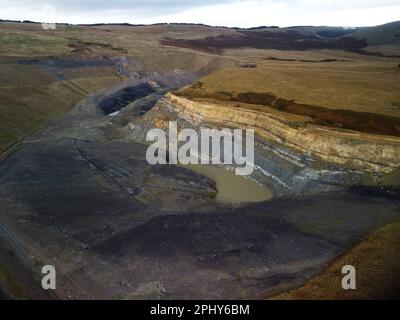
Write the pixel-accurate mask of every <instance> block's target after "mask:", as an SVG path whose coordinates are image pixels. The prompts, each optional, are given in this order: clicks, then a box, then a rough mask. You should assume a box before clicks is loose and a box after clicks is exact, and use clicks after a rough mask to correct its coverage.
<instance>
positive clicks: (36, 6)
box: [0, 0, 400, 27]
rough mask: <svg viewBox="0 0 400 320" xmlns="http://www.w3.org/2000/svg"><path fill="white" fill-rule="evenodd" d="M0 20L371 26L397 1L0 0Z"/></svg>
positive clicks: (393, 15) (396, 10)
mask: <svg viewBox="0 0 400 320" xmlns="http://www.w3.org/2000/svg"><path fill="white" fill-rule="evenodd" d="M0 19H11V20H33V21H38V22H69V23H98V22H104V23H105V22H113V23H115V22H119V23H121V22H128V23H133V24H141V23H146V24H147V23H158V22H193V23H205V24H210V25H220V26H221V25H223V26H231V27H234V26H236V27H254V26H261V25H277V26H281V27H286V26H294V25H329V26H346V27H351V26H373V25H379V24H383V23H387V22H391V21H395V20H400V0H254V1H253V0H141V1H140V0H80V1H78V0H31V1H28V0H0Z"/></svg>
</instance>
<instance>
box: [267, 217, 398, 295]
mask: <svg viewBox="0 0 400 320" xmlns="http://www.w3.org/2000/svg"><path fill="white" fill-rule="evenodd" d="M399 250H400V221H398V220H397V221H395V222H393V223H391V224H388V225H386V226H384V227H383V228H381V229H379V230H378V231H377V232H375V233H374V234H372V235H370V236H369V237H368V238H367V239H365V240H364V241H362V242H361V243H359V244H358V245H357V246H355V247H354V248H353V249H351V250H350V251H349V252H348V253H346V254H345V255H343V256H342V257H341V258H339V259H338V260H336V261H335V262H334V263H332V264H331V265H330V266H329V267H327V268H326V269H325V270H324V271H323V272H321V274H319V275H318V276H317V277H315V278H313V279H312V280H310V281H309V282H307V283H306V284H305V285H304V286H302V287H300V288H299V289H296V290H292V291H289V292H285V293H282V294H280V295H278V296H277V297H274V299H284V300H285V299H287V300H291V299H398V298H399V297H400V292H397V291H396V290H397V289H398V288H399V287H400V278H399V276H398V272H399V270H400V257H399V254H398V253H399ZM345 265H352V266H354V267H355V268H356V272H357V277H356V281H357V282H356V285H357V289H356V290H347V291H345V290H343V289H342V287H341V279H342V277H343V276H344V275H342V273H341V270H342V267H343V266H345Z"/></svg>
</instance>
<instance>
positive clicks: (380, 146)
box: [166, 93, 400, 172]
mask: <svg viewBox="0 0 400 320" xmlns="http://www.w3.org/2000/svg"><path fill="white" fill-rule="evenodd" d="M166 97H167V99H168V100H169V101H170V102H171V103H172V104H173V106H174V108H175V109H176V110H177V111H178V112H180V113H182V114H183V115H185V116H186V117H187V118H189V119H191V120H192V121H195V122H198V123H199V122H202V121H208V122H214V123H216V124H218V125H226V126H235V127H241V128H252V129H254V130H255V132H256V133H257V134H258V135H259V136H261V137H262V138H265V139H266V140H268V141H272V142H275V143H279V144H283V145H285V146H286V147H289V148H292V149H294V150H296V151H299V152H301V153H303V154H305V155H308V156H311V157H316V158H320V159H322V160H325V161H327V162H331V163H334V164H338V165H344V166H346V167H347V168H349V169H354V170H366V171H378V172H390V171H392V170H393V169H394V168H396V167H398V166H399V164H400V139H399V138H397V137H391V136H377V135H372V134H366V133H359V132H355V131H350V130H342V129H334V128H326V127H322V126H318V125H314V124H309V123H304V122H305V120H306V119H305V118H306V117H302V116H295V115H289V114H287V113H283V112H278V111H275V110H272V109H270V108H267V107H265V106H263V109H264V110H263V111H261V110H260V109H257V108H254V107H253V108H250V106H249V107H248V108H246V105H243V104H242V105H241V107H235V112H232V107H234V104H232V103H225V102H224V104H219V103H217V102H214V101H207V100H199V101H194V100H189V99H187V98H184V97H180V96H177V95H174V94H172V93H169V94H167V96H166Z"/></svg>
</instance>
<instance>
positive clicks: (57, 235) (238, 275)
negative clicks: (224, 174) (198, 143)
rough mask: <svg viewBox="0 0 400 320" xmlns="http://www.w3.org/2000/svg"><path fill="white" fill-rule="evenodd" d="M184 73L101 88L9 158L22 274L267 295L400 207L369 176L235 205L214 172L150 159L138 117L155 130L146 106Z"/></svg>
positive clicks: (11, 237) (119, 289)
mask: <svg viewBox="0 0 400 320" xmlns="http://www.w3.org/2000/svg"><path fill="white" fill-rule="evenodd" d="M160 77H161V78H162V79H161V78H160ZM182 79H186V80H182ZM187 79H188V78H187V77H186V75H179V74H177V73H174V74H172V75H162V76H161V75H154V74H153V75H148V76H145V77H142V78H141V79H135V80H132V79H131V80H128V81H127V82H125V83H122V84H120V85H118V86H115V87H113V88H109V89H107V90H103V91H101V92H99V93H97V94H95V95H92V96H90V97H89V98H87V99H85V100H84V101H82V102H81V103H80V104H78V106H77V107H76V108H75V109H74V110H72V111H71V112H70V113H68V114H66V115H65V116H63V117H61V118H59V119H57V120H55V121H53V122H52V123H50V124H49V125H48V126H47V127H46V128H44V129H43V130H41V131H39V132H38V133H37V134H35V135H32V136H30V137H27V138H26V139H25V140H24V141H23V142H22V143H20V144H19V145H17V146H15V147H14V148H13V150H11V152H9V153H8V155H7V157H5V158H4V159H2V161H1V163H0V193H1V195H2V196H1V199H2V200H1V206H0V226H1V229H0V230H1V239H2V242H3V243H5V244H7V248H8V249H7V250H8V251H11V252H13V255H14V260H16V261H18V264H19V265H20V266H23V268H24V270H26V269H27V270H30V272H31V275H32V277H31V278H29V279H24V278H23V277H21V275H20V274H19V271H18V270H20V269H18V268H17V269H14V266H13V265H6V267H7V268H8V269H7V270H8V272H11V273H13V277H14V278H15V279H16V280H15V281H16V282H19V283H20V284H21V286H22V287H23V286H26V287H28V288H32V286H33V284H32V283H35V281H37V285H38V286H39V285H40V276H41V274H40V270H41V266H42V265H44V264H51V265H54V266H55V267H56V269H57V272H58V273H57V279H58V280H57V281H58V283H57V290H56V291H55V297H57V298H86V299H87V298H114V299H116V298H136V299H143V298H161V299H174V298H184V299H189V298H191V299H195V298H200V299H213V298H219V299H227V298H257V297H264V296H265V294H268V295H272V294H276V293H279V292H282V291H285V290H287V289H290V288H294V287H297V286H299V285H301V284H302V283H304V282H305V281H306V280H308V279H310V278H311V277H312V276H314V275H315V274H316V273H317V272H318V271H319V270H321V268H323V267H324V266H325V265H326V264H328V263H329V262H330V261H332V260H333V259H335V257H337V256H338V255H340V254H342V253H344V252H345V251H346V250H348V249H349V248H351V247H352V246H353V245H354V244H355V243H357V242H358V241H360V240H361V239H362V238H363V237H364V236H365V235H366V234H368V233H369V232H370V231H371V230H374V229H376V228H377V227H379V226H381V225H383V224H385V223H388V222H390V221H392V220H393V219H395V218H396V217H398V216H399V214H400V210H399V209H400V202H399V199H398V198H396V197H395V196H389V195H386V194H382V193H379V192H378V190H375V189H373V188H372V189H369V191H368V192H366V190H365V189H364V188H362V187H359V188H351V189H346V191H343V189H342V191H331V192H329V193H322V194H321V193H318V194H311V195H307V196H301V197H300V196H296V195H294V194H292V196H289V197H276V198H275V199H273V200H271V201H267V202H263V203H258V204H243V205H241V206H236V207H232V206H226V205H223V204H221V203H219V202H218V201H217V200H216V199H215V195H216V190H215V185H214V183H213V181H210V180H209V179H207V178H205V177H203V176H201V175H198V174H196V173H194V172H192V171H190V170H186V169H184V168H181V167H177V166H173V165H168V166H165V165H163V166H151V165H149V164H148V163H147V161H146V160H145V151H146V146H145V145H143V144H140V143H139V142H140V141H139V140H138V139H137V138H136V137H135V134H136V133H137V132H136V131H132V129H130V127H131V124H132V123H129V121H132V122H133V123H136V122H137V123H138V124H137V126H138V130H139V132H140V133H144V132H145V128H144V127H143V124H144V123H145V121H144V120H146V116H147V117H149V116H151V112H152V111H153V112H154V108H153V109H152V110H151V111H150V113H146V114H145V116H143V117H142V118H141V119H142V120H141V121H142V122H141V124H142V127H140V121H137V119H138V117H140V116H141V114H142V113H143V112H145V111H146V110H148V109H149V108H151V107H152V106H153V105H154V103H155V102H156V101H157V99H158V98H159V97H160V95H162V93H163V92H165V91H166V90H169V89H170V88H171V87H173V84H175V85H176V86H178V84H181V83H182V82H183V83H184V82H185V81H187ZM161 80H162V81H161ZM155 84H156V85H157V86H158V87H159V88H157V86H155ZM166 84H169V85H166ZM142 85H151V86H152V88H153V89H154V88H155V89H154V92H150V93H149V95H147V96H145V97H142V98H139V99H137V100H136V101H131V103H129V104H128V105H125V103H126V102H127V101H125V102H124V103H123V104H121V108H120V109H119V111H120V113H119V114H118V115H117V116H116V117H110V116H107V115H105V114H104V112H103V110H102V107H101V102H102V101H110V100H107V99H109V97H113V96H114V97H115V96H118V92H121V90H123V89H124V88H127V87H130V88H135V87H136V86H142ZM135 97H136V96H135ZM128 100H129V99H128ZM149 123H150V122H149ZM135 126H136V124H135ZM266 154H268V152H267V153H266ZM269 154H272V152H269ZM263 158H264V159H266V158H267V156H265V155H263ZM265 161H266V160H265ZM269 161H270V162H271V163H273V162H274V159H273V156H271V158H270V159H269ZM293 169H294V168H293V167H287V168H286V171H287V172H290V171H291V170H293ZM280 170H282V169H280ZM318 190H320V189H318ZM14 263H15V261H14ZM21 268H22V267H21ZM338 281H340V279H339V278H338ZM28 291H29V290H28ZM11 293H12V292H11ZM29 293H30V295H31V297H33V298H43V297H41V296H39V294H38V293H35V291H34V290H30V291H29ZM8 294H10V292H8ZM14 296H18V292H16V293H15V292H14Z"/></svg>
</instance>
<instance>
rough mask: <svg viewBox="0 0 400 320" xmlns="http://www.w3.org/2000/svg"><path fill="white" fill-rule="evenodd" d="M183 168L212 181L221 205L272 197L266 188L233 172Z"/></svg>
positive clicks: (219, 169)
mask: <svg viewBox="0 0 400 320" xmlns="http://www.w3.org/2000/svg"><path fill="white" fill-rule="evenodd" d="M184 167H185V168H186V169H189V170H192V171H194V172H197V173H200V174H202V175H204V176H206V177H207V178H209V179H211V180H213V181H214V182H215V184H216V188H217V191H218V193H217V200H218V201H220V202H223V203H227V204H239V203H245V202H263V201H267V200H270V199H271V198H272V196H273V195H272V192H271V190H269V189H268V188H267V187H266V186H264V185H261V184H258V183H256V182H254V181H253V180H250V179H249V178H246V177H244V176H238V175H236V174H235V172H234V171H228V170H225V169H224V168H221V167H218V166H215V165H199V164H197V165H196V164H188V165H185V166H184Z"/></svg>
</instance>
